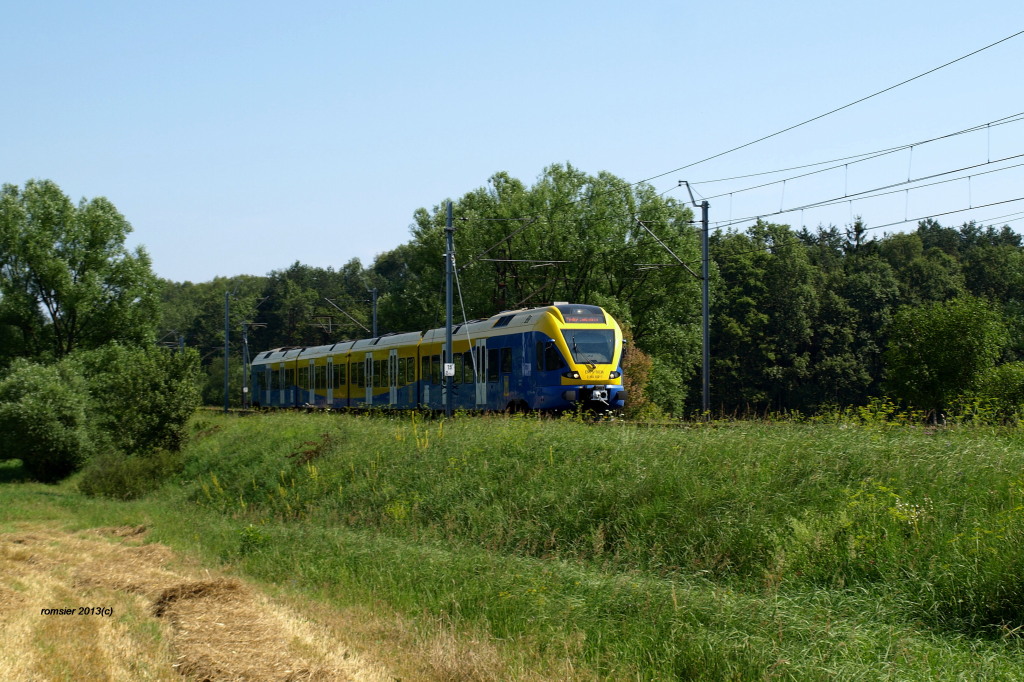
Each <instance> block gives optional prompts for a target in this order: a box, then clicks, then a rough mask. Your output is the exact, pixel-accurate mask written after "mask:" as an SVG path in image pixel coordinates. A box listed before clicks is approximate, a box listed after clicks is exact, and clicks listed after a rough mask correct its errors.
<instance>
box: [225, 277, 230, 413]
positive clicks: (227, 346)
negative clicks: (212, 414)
mask: <svg viewBox="0 0 1024 682" xmlns="http://www.w3.org/2000/svg"><path fill="white" fill-rule="evenodd" d="M230 318H231V292H229V291H225V292H224V414H227V412H228V406H229V396H228V351H229V349H230V344H229V339H230V335H231V322H230Z"/></svg>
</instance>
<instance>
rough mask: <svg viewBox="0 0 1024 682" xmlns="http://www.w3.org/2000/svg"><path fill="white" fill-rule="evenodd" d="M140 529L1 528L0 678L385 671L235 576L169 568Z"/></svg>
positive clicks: (363, 675) (164, 552)
mask: <svg viewBox="0 0 1024 682" xmlns="http://www.w3.org/2000/svg"><path fill="white" fill-rule="evenodd" d="M145 533H146V529H145V528H143V527H137V528H130V527H123V528H104V529H94V530H90V531H81V532H78V533H67V532H63V531H61V530H58V529H56V528H55V527H54V526H50V525H43V524H25V525H23V526H22V527H21V528H20V529H19V530H18V531H17V532H11V533H5V534H0V679H3V680H176V681H177V680H181V679H182V676H184V677H185V678H186V679H194V680H211V681H212V680H358V681H362V680H366V681H376V680H392V679H394V678H393V677H391V676H390V675H388V674H387V673H386V671H384V670H383V669H381V668H380V667H379V666H376V665H374V664H371V663H370V662H368V661H364V660H360V658H359V657H358V656H355V655H352V654H351V653H350V652H349V651H348V649H347V647H346V646H345V644H344V642H341V641H339V638H338V636H337V633H335V632H333V631H331V630H328V629H326V628H323V627H321V626H318V625H317V624H315V623H312V622H310V621H309V620H308V619H304V618H302V617H301V616H299V615H298V614H297V613H295V612H294V611H292V610H290V609H288V608H286V607H285V606H283V605H281V604H278V603H275V602H274V601H272V600H270V599H268V598H267V597H266V596H264V595H262V594H261V593H259V592H257V591H256V590H254V589H252V588H250V587H248V586H247V585H246V584H245V583H243V582H242V581H239V580H238V579H235V578H230V577H224V576H219V575H212V574H210V573H209V572H208V571H202V570H200V569H187V568H177V567H178V566H182V565H183V564H182V563H181V562H180V561H177V560H176V557H175V555H174V553H173V552H172V551H171V550H170V549H169V548H167V547H165V546H164V545H160V544H142V540H143V538H144V536H145ZM171 566H174V567H175V568H171Z"/></svg>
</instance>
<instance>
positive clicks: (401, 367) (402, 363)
mask: <svg viewBox="0 0 1024 682" xmlns="http://www.w3.org/2000/svg"><path fill="white" fill-rule="evenodd" d="M408 364H409V359H408V358H398V385H399V386H405V367H406V365H408Z"/></svg>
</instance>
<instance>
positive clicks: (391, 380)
mask: <svg viewBox="0 0 1024 682" xmlns="http://www.w3.org/2000/svg"><path fill="white" fill-rule="evenodd" d="M388 404H389V405H397V404H398V349H397V348H392V349H391V354H390V355H389V356H388Z"/></svg>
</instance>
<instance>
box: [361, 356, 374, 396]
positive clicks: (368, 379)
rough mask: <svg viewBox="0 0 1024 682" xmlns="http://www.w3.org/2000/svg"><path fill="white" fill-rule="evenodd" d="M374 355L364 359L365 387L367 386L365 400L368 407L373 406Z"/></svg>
mask: <svg viewBox="0 0 1024 682" xmlns="http://www.w3.org/2000/svg"><path fill="white" fill-rule="evenodd" d="M373 381H374V376H373V353H367V354H366V356H365V357H363V385H365V386H366V395H365V400H366V404H367V406H370V405H373Z"/></svg>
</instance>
